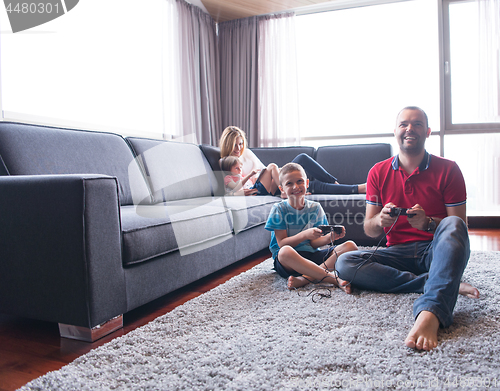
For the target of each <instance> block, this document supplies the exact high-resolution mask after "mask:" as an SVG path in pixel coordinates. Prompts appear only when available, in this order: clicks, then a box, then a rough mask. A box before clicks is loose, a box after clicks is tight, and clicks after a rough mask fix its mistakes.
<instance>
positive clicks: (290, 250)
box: [265, 163, 358, 293]
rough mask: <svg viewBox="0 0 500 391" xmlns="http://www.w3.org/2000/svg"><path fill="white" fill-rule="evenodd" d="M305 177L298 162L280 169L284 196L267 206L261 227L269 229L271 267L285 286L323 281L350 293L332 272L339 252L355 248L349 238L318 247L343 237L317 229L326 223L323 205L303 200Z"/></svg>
mask: <svg viewBox="0 0 500 391" xmlns="http://www.w3.org/2000/svg"><path fill="white" fill-rule="evenodd" d="M308 185H309V180H308V179H307V175H306V173H305V171H304V169H303V168H302V166H301V165H299V164H297V163H288V164H285V165H284V166H283V167H282V169H281V172H280V190H281V192H282V193H285V195H286V196H287V199H286V200H284V201H281V202H280V203H277V204H275V205H274V206H273V208H272V209H271V212H270V214H269V217H268V219H267V223H266V226H265V228H266V229H267V230H269V231H272V234H271V243H270V245H269V249H270V250H271V252H272V255H273V259H274V269H275V270H276V271H277V272H278V274H279V275H280V276H282V277H284V278H287V279H288V288H289V289H293V288H298V287H301V286H304V285H306V284H308V283H309V282H321V281H324V282H327V283H331V284H334V285H335V286H338V287H339V288H341V289H342V290H344V291H345V292H346V293H351V286H350V285H349V284H348V282H347V281H344V280H341V279H340V278H338V276H337V274H336V272H335V271H334V268H335V262H336V261H337V257H338V256H339V255H340V254H343V253H345V252H348V251H355V250H357V249H358V247H357V246H356V244H355V243H354V242H352V241H347V242H345V243H342V244H340V245H339V246H337V247H335V248H333V247H331V248H328V249H319V247H322V246H325V245H327V244H329V243H333V241H334V240H336V239H340V238H343V237H344V236H345V228H343V227H342V233H341V234H337V233H335V232H333V231H332V232H329V233H327V234H326V235H325V234H323V232H322V230H321V229H319V228H317V227H318V226H320V225H327V224H328V221H327V218H326V215H325V212H324V211H323V208H322V207H321V205H320V204H319V203H318V202H315V201H310V200H307V199H306V197H305V196H306V192H307V186H308Z"/></svg>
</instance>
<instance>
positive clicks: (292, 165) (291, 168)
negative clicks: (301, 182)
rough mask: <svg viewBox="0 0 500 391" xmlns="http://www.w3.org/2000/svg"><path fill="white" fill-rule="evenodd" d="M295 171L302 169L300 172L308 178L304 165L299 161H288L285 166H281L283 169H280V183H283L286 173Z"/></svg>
mask: <svg viewBox="0 0 500 391" xmlns="http://www.w3.org/2000/svg"><path fill="white" fill-rule="evenodd" d="M295 171H300V173H301V174H302V176H303V177H304V179H307V174H306V172H305V170H304V167H302V166H301V165H300V164H298V163H287V164H285V165H284V166H283V167H281V171H280V185H282V182H283V177H284V176H285V175H286V174H289V173H290V172H295Z"/></svg>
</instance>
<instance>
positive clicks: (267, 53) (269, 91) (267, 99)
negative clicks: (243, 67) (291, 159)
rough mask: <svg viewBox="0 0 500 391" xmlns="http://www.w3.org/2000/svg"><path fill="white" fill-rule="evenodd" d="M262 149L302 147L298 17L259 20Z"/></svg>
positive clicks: (286, 15)
mask: <svg viewBox="0 0 500 391" xmlns="http://www.w3.org/2000/svg"><path fill="white" fill-rule="evenodd" d="M259 38H260V39H259V95H260V124H259V146H264V147H267V146H286V145H299V144H300V134H299V116H298V112H299V110H298V93H297V85H298V83H297V54H296V39H295V15H294V14H293V13H287V14H280V15H273V16H265V17H262V18H260V20H259Z"/></svg>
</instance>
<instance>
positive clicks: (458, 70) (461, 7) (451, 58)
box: [443, 0, 500, 131]
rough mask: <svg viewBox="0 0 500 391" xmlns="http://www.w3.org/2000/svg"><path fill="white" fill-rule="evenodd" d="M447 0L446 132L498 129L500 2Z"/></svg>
mask: <svg viewBox="0 0 500 391" xmlns="http://www.w3.org/2000/svg"><path fill="white" fill-rule="evenodd" d="M488 4H491V5H493V6H492V7H491V8H494V4H495V2H494V1H491V2H488V1H484V2H482V4H481V5H479V2H477V1H470V0H452V1H450V0H446V1H444V2H443V14H444V36H445V40H444V60H445V70H444V74H445V75H444V76H445V77H444V81H445V88H446V90H445V94H446V95H445V97H446V98H445V108H446V112H445V113H446V122H445V126H446V130H459V129H479V130H489V129H496V130H497V131H498V130H499V129H500V100H499V90H500V75H499V67H500V65H499V64H500V54H499V53H500V38H499V34H498V31H500V25H499V23H500V22H499V21H500V16H499V13H500V6H498V4H499V2H498V1H497V2H496V8H497V10H496V18H495V12H493V9H487V7H488Z"/></svg>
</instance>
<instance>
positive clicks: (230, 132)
mask: <svg viewBox="0 0 500 391" xmlns="http://www.w3.org/2000/svg"><path fill="white" fill-rule="evenodd" d="M238 137H241V138H242V139H243V148H242V150H241V154H243V151H244V150H245V148H246V147H247V137H246V135H245V132H244V131H243V130H241V129H240V128H238V127H237V126H228V127H227V128H226V129H224V131H223V132H222V136H220V141H219V147H220V155H221V157H226V156H229V155H231V153H232V152H233V150H234V146H235V145H236V139H237V138H238Z"/></svg>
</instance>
